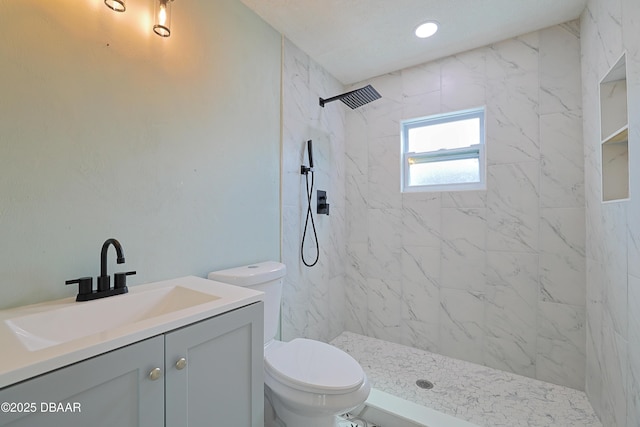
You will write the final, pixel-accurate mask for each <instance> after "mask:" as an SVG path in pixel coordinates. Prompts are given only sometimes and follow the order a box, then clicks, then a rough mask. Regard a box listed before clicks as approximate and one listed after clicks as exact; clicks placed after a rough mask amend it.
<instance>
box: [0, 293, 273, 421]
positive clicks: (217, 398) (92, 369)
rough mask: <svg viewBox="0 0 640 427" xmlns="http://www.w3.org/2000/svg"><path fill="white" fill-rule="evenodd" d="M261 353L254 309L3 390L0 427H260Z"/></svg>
mask: <svg viewBox="0 0 640 427" xmlns="http://www.w3.org/2000/svg"><path fill="white" fill-rule="evenodd" d="M263 351H264V350H263V303H262V302H258V303H254V304H251V305H248V306H246V307H242V308H239V309H236V310H233V311H231V312H227V313H224V314H221V315H219V316H216V317H212V318H210V319H206V320H203V321H201V322H198V323H194V324H191V325H188V326H185V327H183V328H181V329H177V330H174V331H170V332H167V333H165V334H164V335H159V336H156V337H153V338H149V339H147V340H144V341H141V342H138V343H135V344H132V345H130V346H127V347H123V348H120V349H117V350H114V351H111V352H109V353H105V354H102V355H100V356H96V357H94V358H91V359H87V360H84V361H81V362H78V363H76V364H74V365H71V366H67V367H65V368H61V369H58V370H56V371H53V372H49V373H46V374H44V375H41V376H39V377H36V378H33V379H30V380H27V381H24V382H22V383H19V384H15V385H12V386H9V387H6V388H4V389H2V390H0V403H2V402H14V403H15V404H16V410H17V409H20V412H21V413H18V412H15V413H11V412H4V411H3V412H0V427H9V426H10V427H89V426H91V427H114V426H118V427H161V426H166V427H217V426H219V427H229V426H233V427H263V425H264V415H263V408H264V407H263ZM156 369H157V370H156ZM154 370H156V371H155V373H156V374H157V376H156V377H154V379H152V378H151V377H150V373H151V372H152V371H154ZM49 402H51V403H52V404H53V405H55V406H56V409H60V408H61V406H60V404H62V408H63V409H67V408H69V409H73V408H74V406H73V405H74V403H75V404H79V409H80V410H79V411H68V412H60V411H55V412H53V411H51V410H50V409H51V408H49V406H48V404H49ZM32 403H33V404H34V405H35V407H34V408H35V411H33V413H24V405H25V404H28V405H31V404H32ZM41 405H45V406H46V407H45V406H41ZM77 406H78V405H76V407H77ZM43 409H45V410H44V411H43Z"/></svg>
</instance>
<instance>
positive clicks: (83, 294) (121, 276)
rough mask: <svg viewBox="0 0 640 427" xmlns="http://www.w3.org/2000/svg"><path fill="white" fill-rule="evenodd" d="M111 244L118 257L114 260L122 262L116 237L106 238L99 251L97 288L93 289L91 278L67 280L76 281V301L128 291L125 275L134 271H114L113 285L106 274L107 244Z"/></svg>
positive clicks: (67, 282)
mask: <svg viewBox="0 0 640 427" xmlns="http://www.w3.org/2000/svg"><path fill="white" fill-rule="evenodd" d="M111 245H113V247H114V248H115V249H116V254H117V256H118V258H117V259H116V262H117V263H118V264H122V263H124V254H123V253H122V246H121V245H120V242H118V241H117V240H116V239H107V240H106V241H105V242H104V243H103V244H102V250H101V251H100V276H98V289H97V290H95V291H94V290H93V278H91V277H81V278H79V279H74V280H67V281H66V282H65V283H66V284H67V285H70V284H73V283H78V284H79V285H80V286H79V292H78V296H77V297H76V301H89V300H93V299H98V298H104V297H110V296H112V295H120V294H126V293H127V292H129V289H128V288H127V276H131V275H132V274H136V272H135V271H127V272H123V273H116V274H115V275H114V281H113V283H114V286H113V288H112V287H111V277H110V276H109V275H108V274H107V250H108V249H109V246H111Z"/></svg>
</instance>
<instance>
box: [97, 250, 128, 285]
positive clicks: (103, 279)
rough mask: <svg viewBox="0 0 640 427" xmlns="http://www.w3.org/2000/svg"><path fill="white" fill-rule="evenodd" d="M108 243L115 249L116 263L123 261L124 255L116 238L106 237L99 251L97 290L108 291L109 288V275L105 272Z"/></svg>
mask: <svg viewBox="0 0 640 427" xmlns="http://www.w3.org/2000/svg"><path fill="white" fill-rule="evenodd" d="M109 245H113V247H114V248H115V249H116V254H117V255H118V258H117V259H116V262H117V263H118V264H123V263H124V255H123V254H122V246H121V245H120V242H118V241H117V240H116V239H107V240H106V241H105V242H104V243H103V244H102V250H101V251H100V276H98V292H104V291H108V290H109V289H110V288H111V277H110V276H109V275H108V274H107V250H108V249H109Z"/></svg>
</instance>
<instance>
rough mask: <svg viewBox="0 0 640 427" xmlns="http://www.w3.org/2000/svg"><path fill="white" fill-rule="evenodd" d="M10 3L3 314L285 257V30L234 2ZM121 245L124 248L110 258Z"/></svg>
mask: <svg viewBox="0 0 640 427" xmlns="http://www.w3.org/2000/svg"><path fill="white" fill-rule="evenodd" d="M127 3H128V10H127V12H126V13H124V14H117V13H114V12H112V11H110V10H109V9H107V8H106V7H105V6H104V2H103V1H102V0H56V1H47V0H21V1H17V2H15V1H3V2H2V3H1V4H0V28H1V30H0V34H1V39H2V40H1V41H0V64H2V66H1V67H0V241H1V243H0V277H2V284H1V285H0V308H6V307H11V306H17V305H21V304H26V303H33V302H37V301H41V300H46V299H51V298H56V297H62V296H68V295H74V294H75V293H76V292H77V290H76V289H75V287H71V286H68V287H65V285H64V281H65V280H66V279H73V278H76V277H80V276H96V275H98V274H99V254H100V247H101V245H102V242H103V241H104V240H105V239H107V238H109V237H115V238H117V239H119V240H120V242H121V243H122V245H123V247H124V251H125V256H126V259H127V263H126V264H125V265H124V266H118V267H117V268H118V270H115V268H116V267H115V263H114V258H115V256H114V253H113V252H111V253H110V260H111V265H110V272H114V271H119V270H120V269H123V270H124V269H126V270H137V271H138V275H137V276H133V277H131V278H130V283H132V284H136V283H143V282H148V281H153V280H157V279H164V278H171V277H177V276H181V275H188V274H195V275H201V276H204V275H206V273H207V272H208V271H210V270H211V269H214V268H222V267H229V266H232V265H239V264H244V263H250V262H255V261H259V260H265V259H278V256H279V167H278V166H279V133H280V127H279V124H280V117H279V105H280V48H281V43H280V36H279V34H278V33H277V32H275V31H274V30H273V29H272V28H271V27H269V26H268V25H267V24H265V23H264V22H263V21H262V20H261V19H259V18H258V17H257V16H256V15H254V14H253V13H252V12H251V11H249V10H248V9H246V8H245V7H244V6H243V5H242V4H240V2H238V1H235V0H216V1H214V2H211V1H205V0H198V1H187V2H180V1H178V2H176V3H174V11H173V12H174V13H173V25H172V27H173V28H172V29H173V33H172V36H171V37H170V38H168V39H161V38H160V37H157V36H156V35H154V34H153V33H152V31H151V13H152V3H151V2H146V1H142V0H129V1H128V2H127ZM111 251H112V250H111Z"/></svg>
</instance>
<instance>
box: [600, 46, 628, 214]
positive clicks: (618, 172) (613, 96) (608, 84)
mask: <svg viewBox="0 0 640 427" xmlns="http://www.w3.org/2000/svg"><path fill="white" fill-rule="evenodd" d="M600 138H601V144H600V147H601V154H602V157H601V160H602V201H603V202H615V201H621V200H628V199H629V118H628V113H627V66H626V56H625V54H623V55H622V56H621V57H620V59H619V60H618V61H617V62H616V63H615V65H614V66H613V67H611V69H610V70H609V72H608V73H607V74H606V75H605V76H604V78H603V79H602V80H601V81H600Z"/></svg>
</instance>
